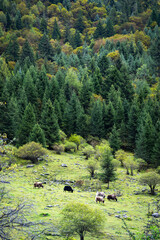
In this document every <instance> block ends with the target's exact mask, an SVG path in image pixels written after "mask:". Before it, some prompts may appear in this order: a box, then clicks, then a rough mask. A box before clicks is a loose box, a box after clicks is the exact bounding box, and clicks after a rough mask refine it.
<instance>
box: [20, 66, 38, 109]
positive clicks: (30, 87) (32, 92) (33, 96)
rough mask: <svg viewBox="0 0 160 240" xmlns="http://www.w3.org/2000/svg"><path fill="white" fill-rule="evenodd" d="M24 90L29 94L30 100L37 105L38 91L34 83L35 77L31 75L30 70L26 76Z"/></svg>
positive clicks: (28, 98)
mask: <svg viewBox="0 0 160 240" xmlns="http://www.w3.org/2000/svg"><path fill="white" fill-rule="evenodd" d="M23 86H24V90H25V93H26V96H27V100H28V102H30V103H31V104H33V105H35V106H36V105H37V91H36V87H35V85H34V83H33V79H32V77H31V74H30V71H29V70H28V71H27V73H26V75H25V78H24V84H23Z"/></svg>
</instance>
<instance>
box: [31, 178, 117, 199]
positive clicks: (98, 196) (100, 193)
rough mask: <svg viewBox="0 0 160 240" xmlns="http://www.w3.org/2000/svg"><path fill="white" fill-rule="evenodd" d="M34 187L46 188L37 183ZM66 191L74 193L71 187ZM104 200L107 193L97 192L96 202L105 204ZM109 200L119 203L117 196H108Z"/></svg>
mask: <svg viewBox="0 0 160 240" xmlns="http://www.w3.org/2000/svg"><path fill="white" fill-rule="evenodd" d="M34 187H38V188H44V186H43V183H42V182H35V183H34ZM63 190H64V191H68V192H72V193H73V189H72V187H71V186H64V189H63ZM104 199H105V193H104V192H97V193H96V198H95V201H96V203H97V202H99V203H100V202H102V203H104ZM107 199H108V200H116V201H117V197H116V195H115V194H110V195H108V196H107Z"/></svg>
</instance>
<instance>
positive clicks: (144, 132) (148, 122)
mask: <svg viewBox="0 0 160 240" xmlns="http://www.w3.org/2000/svg"><path fill="white" fill-rule="evenodd" d="M144 117H145V118H144V119H143V118H142V119H141V123H140V126H139V129H138V134H137V140H136V149H135V152H136V156H138V157H139V158H142V159H144V160H145V161H146V162H147V163H148V164H151V163H152V161H151V158H152V155H153V147H154V142H155V128H154V126H153V124H152V119H151V117H150V115H149V113H147V114H146V116H144Z"/></svg>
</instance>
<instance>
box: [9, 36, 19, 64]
mask: <svg viewBox="0 0 160 240" xmlns="http://www.w3.org/2000/svg"><path fill="white" fill-rule="evenodd" d="M19 51H20V48H19V44H18V42H17V39H15V40H13V41H10V42H9V44H8V46H7V49H6V60H7V61H15V62H16V61H18V59H19Z"/></svg>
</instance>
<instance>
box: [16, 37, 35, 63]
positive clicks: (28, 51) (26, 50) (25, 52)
mask: <svg viewBox="0 0 160 240" xmlns="http://www.w3.org/2000/svg"><path fill="white" fill-rule="evenodd" d="M26 57H29V60H30V62H31V64H33V65H34V64H35V60H34V53H33V49H32V47H31V46H30V44H29V42H28V40H26V41H25V43H24V44H23V47H22V52H21V55H20V63H21V65H22V66H23V64H24V60H25V58H26Z"/></svg>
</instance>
